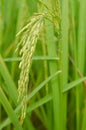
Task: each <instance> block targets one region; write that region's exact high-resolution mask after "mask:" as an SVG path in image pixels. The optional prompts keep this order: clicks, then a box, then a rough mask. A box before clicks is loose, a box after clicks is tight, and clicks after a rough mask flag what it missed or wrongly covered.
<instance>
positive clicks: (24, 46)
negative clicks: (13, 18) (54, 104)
mask: <svg viewBox="0 0 86 130" xmlns="http://www.w3.org/2000/svg"><path fill="white" fill-rule="evenodd" d="M43 19H44V16H43V14H36V15H35V16H34V17H32V19H31V21H30V22H29V23H28V24H27V25H26V26H25V27H24V28H23V29H21V30H20V32H19V33H18V34H17V36H18V35H20V34H21V33H23V34H22V38H21V40H20V42H19V44H18V46H17V50H18V49H19V48H20V47H21V48H20V50H19V53H20V55H21V56H22V60H21V62H20V64H19V68H20V69H21V72H20V78H19V81H18V93H19V96H18V101H21V100H22V115H21V118H20V124H22V123H23V120H24V118H25V115H26V98H27V87H28V81H29V78H28V74H29V71H30V66H31V62H32V56H33V53H34V51H35V47H36V43H37V40H38V38H39V35H40V31H41V29H42V26H43V21H44V20H43Z"/></svg>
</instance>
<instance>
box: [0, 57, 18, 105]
mask: <svg viewBox="0 0 86 130" xmlns="http://www.w3.org/2000/svg"><path fill="white" fill-rule="evenodd" d="M0 73H1V75H2V77H3V79H4V81H5V83H6V85H7V87H8V88H7V90H8V91H9V94H10V95H9V96H10V98H11V99H12V101H13V102H14V103H15V105H16V104H17V96H18V93H17V88H16V86H15V84H14V82H13V80H12V78H11V75H10V74H9V72H8V69H7V67H6V65H5V63H4V61H3V59H2V57H1V55H0Z"/></svg>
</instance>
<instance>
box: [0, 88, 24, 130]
mask: <svg viewBox="0 0 86 130" xmlns="http://www.w3.org/2000/svg"><path fill="white" fill-rule="evenodd" d="M0 102H1V104H2V105H3V107H4V109H5V111H6V112H7V114H8V116H9V118H10V119H11V121H12V123H13V124H14V126H15V128H16V130H22V127H21V126H20V124H19V121H18V118H17V116H16V115H15V113H14V111H13V109H12V107H11V105H10V103H9V101H8V100H7V98H6V96H5V94H4V92H3V90H2V88H1V87H0Z"/></svg>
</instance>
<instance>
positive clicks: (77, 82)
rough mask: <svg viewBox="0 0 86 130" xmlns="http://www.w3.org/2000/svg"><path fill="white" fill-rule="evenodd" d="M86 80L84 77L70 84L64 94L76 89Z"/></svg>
mask: <svg viewBox="0 0 86 130" xmlns="http://www.w3.org/2000/svg"><path fill="white" fill-rule="evenodd" d="M85 80H86V77H83V78H80V79H77V80H75V81H73V82H71V83H69V84H68V85H67V87H66V88H64V89H63V90H62V92H63V93H65V92H67V91H68V90H70V89H72V88H74V87H76V86H77V85H78V84H80V83H81V82H83V81H85ZM77 87H78V86H77Z"/></svg>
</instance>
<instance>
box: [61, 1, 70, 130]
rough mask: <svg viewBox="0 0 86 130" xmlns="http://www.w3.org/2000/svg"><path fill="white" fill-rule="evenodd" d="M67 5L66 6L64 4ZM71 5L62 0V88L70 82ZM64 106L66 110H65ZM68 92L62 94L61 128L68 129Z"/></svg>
mask: <svg viewBox="0 0 86 130" xmlns="http://www.w3.org/2000/svg"><path fill="white" fill-rule="evenodd" d="M64 5H65V6H64ZM68 12H69V6H68V0H62V24H61V28H62V89H64V88H66V86H67V82H68V47H69V45H68V29H69V17H68ZM63 108H64V110H63ZM66 116H67V93H64V94H62V101H61V125H62V127H61V129H62V130H66V122H67V120H66V119H67V118H66Z"/></svg>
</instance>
